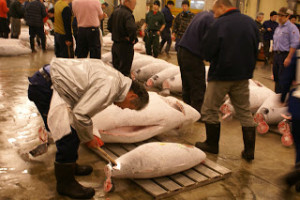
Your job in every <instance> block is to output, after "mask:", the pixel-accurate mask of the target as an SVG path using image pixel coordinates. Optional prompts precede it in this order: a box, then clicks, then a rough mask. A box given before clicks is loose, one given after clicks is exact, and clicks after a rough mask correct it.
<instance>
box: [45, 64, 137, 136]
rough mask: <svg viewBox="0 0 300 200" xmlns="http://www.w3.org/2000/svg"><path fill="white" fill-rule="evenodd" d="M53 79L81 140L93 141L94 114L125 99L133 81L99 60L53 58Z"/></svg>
mask: <svg viewBox="0 0 300 200" xmlns="http://www.w3.org/2000/svg"><path fill="white" fill-rule="evenodd" d="M50 65H51V69H50V74H51V80H52V84H53V87H54V89H55V90H56V91H57V92H58V94H59V96H60V97H61V98H62V99H63V100H64V101H65V102H66V103H67V104H68V105H69V108H70V109H69V117H70V123H71V126H72V127H73V128H75V130H76V131H77V134H78V137H79V139H80V141H81V142H88V141H91V140H93V122H92V120H91V117H92V116H94V115H95V114H97V113H98V112H100V111H102V110H104V109H105V108H106V107H108V106H109V105H111V104H112V103H114V102H122V101H123V100H124V99H125V97H126V95H127V93H128V91H129V89H130V87H131V83H132V80H131V79H130V78H128V77H125V76H123V75H122V74H121V73H120V72H119V71H117V70H115V69H114V68H112V67H110V66H107V65H105V64H104V63H103V62H102V61H101V60H99V59H63V58H53V59H52V61H51V63H50Z"/></svg>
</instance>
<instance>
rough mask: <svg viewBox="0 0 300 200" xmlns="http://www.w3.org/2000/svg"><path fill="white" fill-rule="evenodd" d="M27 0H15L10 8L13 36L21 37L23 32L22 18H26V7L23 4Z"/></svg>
mask: <svg viewBox="0 0 300 200" xmlns="http://www.w3.org/2000/svg"><path fill="white" fill-rule="evenodd" d="M24 1H25V0H15V1H14V2H13V3H12V4H11V5H10V8H9V10H10V11H9V13H10V16H11V18H10V21H11V35H10V37H11V38H16V39H18V38H19V35H20V33H21V19H22V18H24V12H25V11H24V8H23V6H22V4H23V3H24Z"/></svg>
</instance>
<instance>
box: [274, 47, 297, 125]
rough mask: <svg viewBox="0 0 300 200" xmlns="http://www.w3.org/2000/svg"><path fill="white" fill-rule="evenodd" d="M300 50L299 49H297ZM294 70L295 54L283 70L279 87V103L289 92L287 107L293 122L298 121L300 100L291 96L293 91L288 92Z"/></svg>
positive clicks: (293, 76)
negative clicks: (280, 91)
mask: <svg viewBox="0 0 300 200" xmlns="http://www.w3.org/2000/svg"><path fill="white" fill-rule="evenodd" d="M298 49H300V47H298ZM299 62H300V61H299ZM296 68H297V57H296V53H295V54H294V56H293V58H292V61H291V64H290V65H289V66H288V67H287V68H285V69H284V71H283V73H282V75H281V77H280V81H279V83H280V85H281V87H282V93H281V99H280V100H281V102H284V100H285V98H286V95H287V93H288V92H290V95H289V100H288V105H289V112H290V113H291V114H292V118H293V119H295V120H300V99H299V98H296V97H294V96H293V92H294V91H295V89H293V90H291V91H290V88H291V85H292V83H293V81H294V80H295V79H296V77H295V75H296Z"/></svg>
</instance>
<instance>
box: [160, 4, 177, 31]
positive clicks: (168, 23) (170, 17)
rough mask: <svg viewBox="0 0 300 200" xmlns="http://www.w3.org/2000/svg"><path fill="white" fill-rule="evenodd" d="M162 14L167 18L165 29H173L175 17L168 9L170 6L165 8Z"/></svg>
mask: <svg viewBox="0 0 300 200" xmlns="http://www.w3.org/2000/svg"><path fill="white" fill-rule="evenodd" d="M161 12H162V13H163V14H164V16H165V22H166V27H165V28H168V29H169V28H171V27H172V23H173V19H174V17H173V15H172V13H171V11H170V9H169V8H168V6H165V7H164V8H163V9H162V10H161Z"/></svg>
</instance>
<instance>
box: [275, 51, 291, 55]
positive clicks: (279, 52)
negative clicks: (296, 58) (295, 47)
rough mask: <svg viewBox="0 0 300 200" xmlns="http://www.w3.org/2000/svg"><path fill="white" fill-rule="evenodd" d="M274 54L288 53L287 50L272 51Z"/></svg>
mask: <svg viewBox="0 0 300 200" xmlns="http://www.w3.org/2000/svg"><path fill="white" fill-rule="evenodd" d="M274 53H276V54H289V52H288V51H274Z"/></svg>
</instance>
